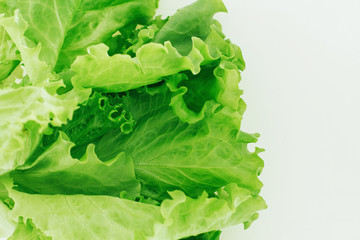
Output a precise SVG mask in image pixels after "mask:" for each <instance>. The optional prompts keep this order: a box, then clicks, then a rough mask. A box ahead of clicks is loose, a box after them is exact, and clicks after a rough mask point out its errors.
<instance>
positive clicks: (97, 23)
mask: <svg viewBox="0 0 360 240" xmlns="http://www.w3.org/2000/svg"><path fill="white" fill-rule="evenodd" d="M6 2H7V4H8V6H9V8H10V7H11V8H12V9H17V10H16V11H15V14H14V16H10V17H7V18H2V19H0V25H1V26H3V27H4V28H5V29H6V31H7V32H8V34H9V35H10V37H11V38H12V40H13V41H14V42H15V44H16V46H17V48H18V49H19V51H20V53H21V57H22V59H23V61H24V63H25V66H26V69H27V72H28V74H29V76H30V78H31V79H32V81H34V82H41V81H44V80H46V79H47V78H51V74H50V72H51V70H52V69H54V67H55V66H56V69H57V71H61V70H62V69H63V68H65V67H69V65H70V64H71V63H72V61H73V60H74V59H75V58H76V56H77V55H81V54H85V53H86V48H87V47H88V46H91V45H93V44H97V43H100V42H103V41H105V40H106V39H107V38H109V37H111V35H112V34H113V33H114V32H115V31H116V30H117V29H119V28H121V27H122V26H125V25H126V24H128V23H130V22H133V21H140V22H141V21H146V20H147V19H149V18H151V17H152V16H153V14H154V11H155V6H156V4H155V0H146V1H144V0H132V1H118V2H114V1H102V2H101V3H97V2H94V1H80V0H66V1H63V0H55V1H39V0H27V1H23V0H6Z"/></svg>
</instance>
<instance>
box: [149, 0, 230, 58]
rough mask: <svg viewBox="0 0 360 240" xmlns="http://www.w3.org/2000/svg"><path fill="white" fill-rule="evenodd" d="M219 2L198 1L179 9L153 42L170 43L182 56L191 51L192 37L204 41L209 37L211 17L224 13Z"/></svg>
mask: <svg viewBox="0 0 360 240" xmlns="http://www.w3.org/2000/svg"><path fill="white" fill-rule="evenodd" d="M225 11H226V8H225V6H224V4H223V2H222V1H221V0H199V1H196V2H195V3H193V4H191V5H189V6H187V7H184V8H183V9H180V10H179V11H178V12H177V13H176V14H175V15H173V16H171V17H170V19H169V21H168V22H167V23H166V24H165V25H164V26H163V27H162V28H161V30H160V31H159V32H158V33H157V34H156V36H155V38H154V42H157V43H165V42H166V41H170V42H171V43H172V44H173V46H174V47H175V48H176V49H177V50H178V51H179V53H181V54H182V55H187V54H189V53H190V51H191V49H192V40H191V38H192V37H198V38H200V39H202V40H204V41H205V39H206V38H207V36H208V35H209V33H210V31H211V28H210V25H211V23H212V21H213V19H212V18H213V16H214V14H215V13H217V12H225Z"/></svg>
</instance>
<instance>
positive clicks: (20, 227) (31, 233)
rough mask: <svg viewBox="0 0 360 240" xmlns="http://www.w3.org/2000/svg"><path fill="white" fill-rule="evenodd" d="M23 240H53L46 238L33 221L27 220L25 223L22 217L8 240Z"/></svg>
mask: <svg viewBox="0 0 360 240" xmlns="http://www.w3.org/2000/svg"><path fill="white" fill-rule="evenodd" d="M23 239H34V240H35V239H36V240H52V239H51V237H48V236H46V235H45V234H44V233H42V232H41V231H40V230H39V229H37V228H36V226H34V224H33V223H32V221H31V219H27V220H26V222H25V223H24V220H23V218H22V217H19V220H18V223H17V225H16V228H15V230H14V232H13V234H12V235H11V237H10V238H8V240H23Z"/></svg>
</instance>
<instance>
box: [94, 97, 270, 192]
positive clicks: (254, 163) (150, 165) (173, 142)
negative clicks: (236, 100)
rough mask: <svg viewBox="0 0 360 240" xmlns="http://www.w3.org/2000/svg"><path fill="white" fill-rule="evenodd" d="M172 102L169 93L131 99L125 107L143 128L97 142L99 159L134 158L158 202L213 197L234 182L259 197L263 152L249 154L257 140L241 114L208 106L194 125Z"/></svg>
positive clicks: (145, 187)
mask: <svg viewBox="0 0 360 240" xmlns="http://www.w3.org/2000/svg"><path fill="white" fill-rule="evenodd" d="M170 99H171V95H170V94H168V93H167V94H166V93H165V94H161V93H160V94H155V95H154V96H150V95H148V94H146V93H140V94H138V93H132V94H130V95H129V96H127V97H126V98H125V99H124V103H125V104H126V105H127V109H129V112H130V113H131V114H132V116H133V117H134V119H135V120H136V121H137V126H136V128H135V129H134V132H132V133H130V134H129V135H124V134H122V133H121V132H119V131H112V132H109V133H108V134H106V135H104V137H102V138H101V139H99V140H98V141H97V142H96V143H95V144H96V149H95V150H96V152H97V154H98V156H99V158H100V159H111V158H113V157H114V156H116V155H117V154H118V153H119V152H123V151H124V152H126V153H127V154H128V155H129V156H131V157H132V158H133V161H134V164H135V173H136V176H137V178H138V179H139V180H140V181H141V182H142V193H143V194H145V195H147V196H150V197H152V198H155V199H159V198H160V199H161V198H163V197H164V196H166V192H167V191H168V190H173V189H181V190H183V191H184V192H185V193H186V194H188V195H190V196H197V195H199V194H201V193H202V191H203V190H206V191H208V192H209V193H211V192H214V191H215V190H216V189H218V188H219V187H221V186H224V185H226V184H228V183H231V182H234V183H237V184H238V185H239V186H243V187H245V188H247V189H249V190H250V191H251V192H252V193H255V194H256V193H259V191H260V189H261V187H262V183H261V182H260V181H259V179H258V174H259V173H260V171H261V169H262V167H263V161H262V159H261V158H260V157H259V156H258V152H260V150H257V151H256V152H249V151H248V149H247V142H255V141H256V137H257V135H250V134H246V133H243V132H240V131H239V127H240V119H241V115H239V113H238V112H234V111H233V110H232V109H231V108H229V107H223V108H222V107H221V105H219V104H216V103H214V102H208V103H207V104H206V106H205V111H204V115H205V117H204V119H203V120H201V121H198V122H196V123H194V124H188V123H184V122H182V121H181V120H180V119H179V118H178V116H177V115H175V114H174V112H173V111H172V109H171V108H170V107H169V103H170Z"/></svg>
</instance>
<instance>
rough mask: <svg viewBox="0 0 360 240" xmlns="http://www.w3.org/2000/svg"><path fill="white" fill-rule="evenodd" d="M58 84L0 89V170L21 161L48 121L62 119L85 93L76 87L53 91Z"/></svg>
mask: <svg viewBox="0 0 360 240" xmlns="http://www.w3.org/2000/svg"><path fill="white" fill-rule="evenodd" d="M59 84H60V82H57V83H52V84H48V85H47V86H46V87H40V86H39V87H35V86H27V87H21V88H17V89H11V88H5V89H0V129H1V135H0V174H2V173H4V172H7V171H9V170H12V169H14V168H15V167H16V166H19V165H21V164H23V163H24V162H25V160H26V158H27V157H28V156H29V155H30V154H31V153H32V151H33V150H34V149H35V148H36V146H37V145H38V144H39V142H40V139H41V137H42V133H43V131H44V130H45V129H47V128H48V125H49V124H51V125H53V126H60V125H62V124H64V123H66V122H67V120H68V119H71V118H72V114H73V111H74V110H75V109H76V108H77V105H78V104H79V103H80V102H83V101H84V100H85V99H87V98H88V96H89V91H83V90H78V89H74V90H72V91H70V92H68V93H66V94H63V95H57V94H56V93H55V91H56V89H58V87H59V86H60V85H59Z"/></svg>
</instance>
